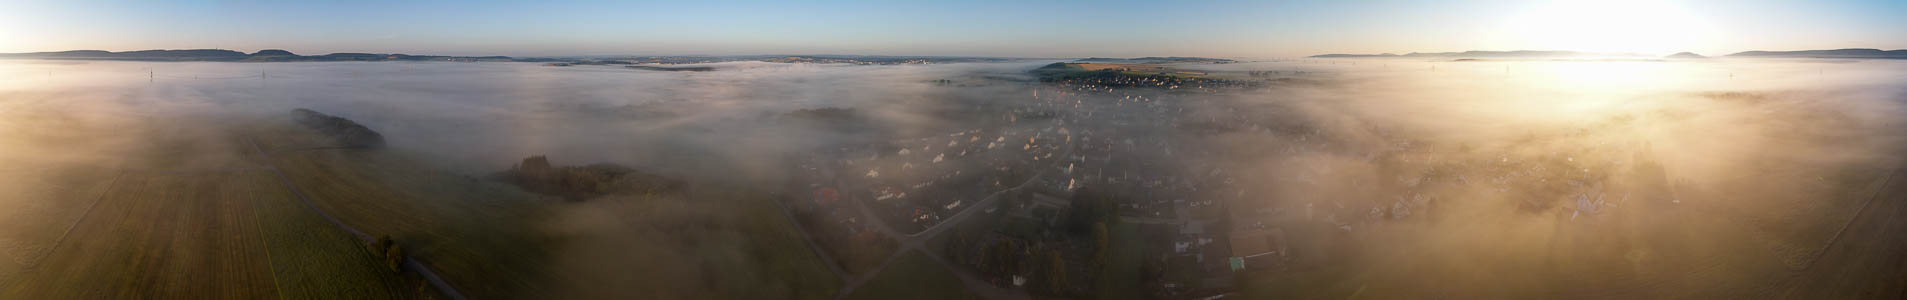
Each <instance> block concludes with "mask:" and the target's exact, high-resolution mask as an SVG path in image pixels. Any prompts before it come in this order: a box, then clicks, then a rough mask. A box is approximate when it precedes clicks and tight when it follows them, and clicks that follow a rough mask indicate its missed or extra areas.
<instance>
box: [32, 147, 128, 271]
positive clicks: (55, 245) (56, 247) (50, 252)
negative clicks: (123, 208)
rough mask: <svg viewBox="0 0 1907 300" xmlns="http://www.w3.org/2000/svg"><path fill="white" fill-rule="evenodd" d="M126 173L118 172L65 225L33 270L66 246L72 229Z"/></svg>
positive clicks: (104, 198)
mask: <svg viewBox="0 0 1907 300" xmlns="http://www.w3.org/2000/svg"><path fill="white" fill-rule="evenodd" d="M126 173H127V171H123V170H122V171H119V175H114V176H113V180H112V181H111V182H107V183H106V189H105V191H101V192H99V197H94V198H93V204H88V205H86V211H85V212H81V213H80V215H79V218H78V219H73V224H72V225H66V232H61V233H60V238H59V239H58V240H55V241H54V242H53V248H47V252H46V254H43V255H40V259H37V260H34V261H33V266H32V267H33V268H38V267H39V266H40V263H43V262H45V261H46V256H47V255H53V251H58V250H59V249H60V245H65V244H66V236H68V235H72V234H73V228H77V227H79V224H80V223H81V222H85V221H86V217H87V216H91V215H93V208H95V207H99V202H100V201H101V200H106V195H111V194H112V193H113V188H114V187H118V186H119V179H120V178H125V177H126Z"/></svg>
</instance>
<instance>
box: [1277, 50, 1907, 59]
mask: <svg viewBox="0 0 1907 300" xmlns="http://www.w3.org/2000/svg"><path fill="white" fill-rule="evenodd" d="M1726 56H1727V57H1769V58H1876V59H1907V49H1902V50H1880V49H1863V48H1853V49H1835V50H1802V51H1746V52H1741V53H1735V54H1729V55H1726ZM1310 57H1312V58H1384V57H1422V58H1525V59H1530V58H1569V57H1641V55H1637V54H1627V53H1593V52H1576V51H1539V50H1517V51H1464V52H1411V53H1409V54H1404V55H1397V54H1390V53H1384V54H1319V55H1312V56H1310ZM1663 58H1680V59H1693V58H1708V57H1707V56H1702V55H1701V54H1695V53H1693V52H1682V53H1676V54H1673V55H1669V56H1665V57H1663Z"/></svg>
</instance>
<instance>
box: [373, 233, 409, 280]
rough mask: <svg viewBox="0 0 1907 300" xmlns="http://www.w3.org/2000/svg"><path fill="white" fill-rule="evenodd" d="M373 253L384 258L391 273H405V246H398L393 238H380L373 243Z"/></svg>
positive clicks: (384, 236) (383, 236)
mask: <svg viewBox="0 0 1907 300" xmlns="http://www.w3.org/2000/svg"><path fill="white" fill-rule="evenodd" d="M371 251H372V252H374V253H377V254H379V255H383V256H384V263H385V265H386V266H387V267H389V268H391V272H403V271H404V246H399V245H397V242H395V241H392V240H391V236H389V235H382V236H378V237H377V240H375V241H372V242H371Z"/></svg>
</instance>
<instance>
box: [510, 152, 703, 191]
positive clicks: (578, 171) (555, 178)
mask: <svg viewBox="0 0 1907 300" xmlns="http://www.w3.org/2000/svg"><path fill="white" fill-rule="evenodd" d="M492 177H493V178H496V179H498V180H501V181H503V182H507V183H510V184H513V185H516V186H517V187H521V188H523V189H524V190H527V191H531V192H535V193H539V194H545V195H552V196H558V197H563V199H566V200H570V201H582V200H584V199H589V198H595V197H598V196H602V195H608V194H617V193H633V194H654V193H664V192H671V191H675V190H676V189H679V188H680V187H681V186H682V183H681V182H680V181H677V180H674V179H669V178H666V177H662V176H657V175H652V174H647V173H642V172H638V171H636V170H635V169H631V168H628V167H623V166H619V165H614V164H592V165H586V166H555V165H552V164H550V160H549V158H547V157H544V156H542V155H537V156H531V157H529V158H524V159H523V162H521V163H518V164H517V165H516V166H513V167H510V170H507V171H504V172H502V173H498V174H496V175H493V176H492Z"/></svg>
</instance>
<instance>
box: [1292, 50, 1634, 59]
mask: <svg viewBox="0 0 1907 300" xmlns="http://www.w3.org/2000/svg"><path fill="white" fill-rule="evenodd" d="M1578 56H1633V54H1606V53H1588V52H1576V51H1542V50H1516V51H1464V52H1411V53H1409V54H1404V55H1396V54H1390V53H1384V54H1320V55H1312V56H1311V57H1313V58H1365V57H1423V58H1560V57H1578Z"/></svg>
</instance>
